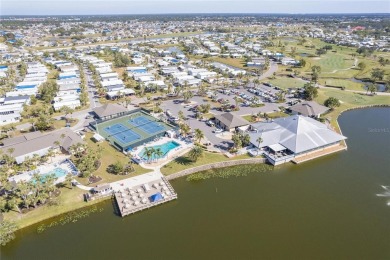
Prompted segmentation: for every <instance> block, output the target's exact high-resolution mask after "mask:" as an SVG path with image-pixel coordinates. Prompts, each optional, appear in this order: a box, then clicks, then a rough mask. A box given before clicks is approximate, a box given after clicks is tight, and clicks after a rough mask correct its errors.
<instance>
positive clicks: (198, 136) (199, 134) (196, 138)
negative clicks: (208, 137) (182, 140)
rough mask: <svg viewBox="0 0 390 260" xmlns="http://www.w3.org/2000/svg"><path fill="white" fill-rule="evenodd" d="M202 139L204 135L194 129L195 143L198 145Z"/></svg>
mask: <svg viewBox="0 0 390 260" xmlns="http://www.w3.org/2000/svg"><path fill="white" fill-rule="evenodd" d="M203 138H204V133H203V131H202V130H200V129H199V128H197V129H195V140H196V142H197V143H200V141H201V140H202V139H203Z"/></svg>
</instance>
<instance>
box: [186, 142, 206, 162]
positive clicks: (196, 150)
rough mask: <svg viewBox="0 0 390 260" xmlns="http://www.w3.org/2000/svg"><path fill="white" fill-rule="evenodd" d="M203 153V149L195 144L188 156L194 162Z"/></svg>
mask: <svg viewBox="0 0 390 260" xmlns="http://www.w3.org/2000/svg"><path fill="white" fill-rule="evenodd" d="M202 155H203V149H202V147H200V146H198V145H194V147H192V149H191V150H190V152H189V153H188V157H189V158H190V159H191V160H192V161H194V162H196V161H197V160H198V159H199V158H200V157H201V156H202Z"/></svg>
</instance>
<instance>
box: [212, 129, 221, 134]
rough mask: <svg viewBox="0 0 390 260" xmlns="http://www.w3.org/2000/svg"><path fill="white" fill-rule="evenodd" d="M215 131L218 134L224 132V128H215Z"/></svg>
mask: <svg viewBox="0 0 390 260" xmlns="http://www.w3.org/2000/svg"><path fill="white" fill-rule="evenodd" d="M213 132H214V133H216V134H218V133H222V132H223V130H222V129H220V128H215V129H214V131H213Z"/></svg>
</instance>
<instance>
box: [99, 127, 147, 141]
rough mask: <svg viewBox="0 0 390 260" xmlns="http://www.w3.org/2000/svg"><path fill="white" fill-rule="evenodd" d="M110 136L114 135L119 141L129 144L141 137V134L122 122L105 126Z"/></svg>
mask: <svg viewBox="0 0 390 260" xmlns="http://www.w3.org/2000/svg"><path fill="white" fill-rule="evenodd" d="M104 131H106V132H107V133H108V134H109V135H110V136H112V137H114V138H115V139H116V140H117V141H118V142H120V143H123V144H127V143H130V142H133V141H135V140H137V139H141V136H140V135H139V134H137V133H135V132H134V131H131V130H130V129H129V128H127V127H126V126H124V125H122V124H115V125H111V126H108V127H106V128H104Z"/></svg>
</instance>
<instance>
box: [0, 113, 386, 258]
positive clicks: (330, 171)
mask: <svg viewBox="0 0 390 260" xmlns="http://www.w3.org/2000/svg"><path fill="white" fill-rule="evenodd" d="M339 123H340V125H341V128H342V131H343V134H344V135H346V136H347V137H348V140H347V144H348V151H346V152H340V153H337V154H334V155H330V156H327V157H325V158H321V159H317V160H314V161H311V162H308V163H304V164H302V165H293V164H289V165H286V166H282V167H278V168H276V169H275V170H274V171H272V172H268V173H261V172H256V170H252V171H251V172H250V173H249V174H248V175H247V176H246V177H237V178H236V177H232V178H228V179H221V178H215V179H208V180H204V181H199V182H188V181H186V180H185V179H184V178H182V179H178V180H175V181H173V182H172V184H173V186H174V188H175V189H176V191H177V192H178V194H179V199H178V200H177V201H175V202H170V203H167V204H165V205H162V206H159V207H157V208H153V209H150V210H147V211H144V212H141V213H138V214H135V215H132V216H128V217H126V218H120V217H117V216H115V215H114V214H113V207H112V204H111V202H110V201H107V202H104V203H102V204H100V205H99V207H102V208H104V211H103V212H100V213H94V214H92V215H91V216H90V217H88V218H85V219H82V220H79V221H78V222H77V223H74V224H73V223H72V224H67V225H65V226H58V227H53V228H50V229H48V230H46V231H45V232H44V233H42V234H37V232H36V226H34V227H31V228H27V229H24V230H22V231H20V232H18V233H17V239H15V240H14V241H13V242H11V243H10V244H9V245H7V246H6V247H3V248H1V255H0V256H1V257H0V258H1V259H2V260H5V259H40V260H41V259H115V260H116V259H390V206H387V202H388V201H390V197H389V198H385V197H378V196H376V194H378V193H383V192H384V190H383V188H382V187H381V185H390V133H389V131H390V109H389V108H370V109H362V110H354V111H350V112H346V113H344V114H343V115H342V116H341V117H340V118H339ZM243 169H245V168H243ZM224 170H226V169H224Z"/></svg>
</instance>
